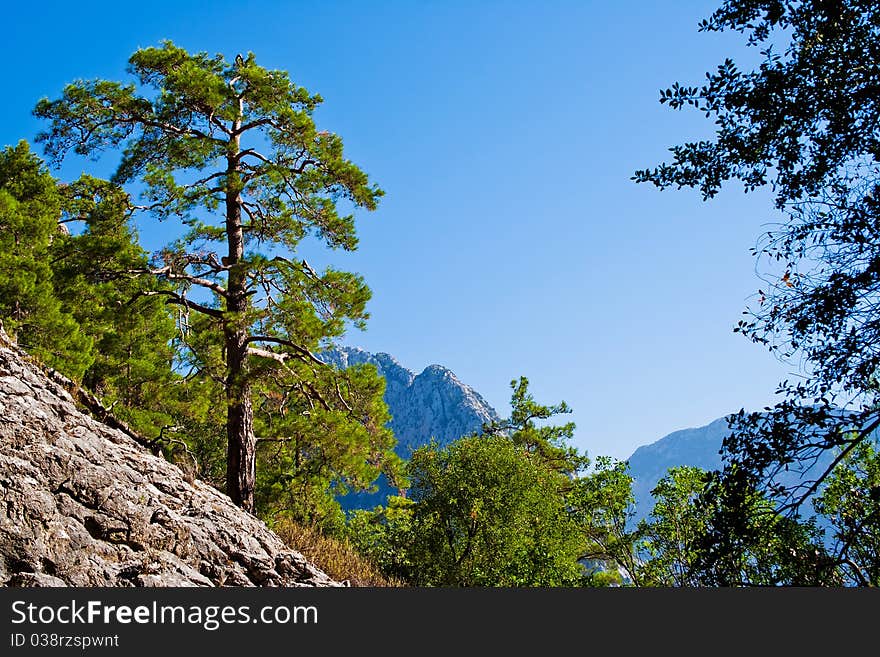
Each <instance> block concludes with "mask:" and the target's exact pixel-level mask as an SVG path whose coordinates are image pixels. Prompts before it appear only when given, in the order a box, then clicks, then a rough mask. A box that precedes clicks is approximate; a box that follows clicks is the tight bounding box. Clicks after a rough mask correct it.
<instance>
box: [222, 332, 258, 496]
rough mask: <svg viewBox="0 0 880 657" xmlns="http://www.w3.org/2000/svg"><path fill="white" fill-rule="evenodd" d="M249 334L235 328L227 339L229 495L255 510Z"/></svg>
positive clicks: (254, 445) (254, 439)
mask: <svg viewBox="0 0 880 657" xmlns="http://www.w3.org/2000/svg"><path fill="white" fill-rule="evenodd" d="M246 337H247V334H246V333H245V332H243V331H235V332H233V333H231V334H228V335H227V340H226V354H227V372H228V373H227V379H226V439H227V443H226V494H227V495H229V497H230V498H231V499H232V501H233V502H234V503H235V504H237V505H238V506H240V507H241V508H243V509H245V510H246V511H251V512H252V511H253V510H254V479H255V476H256V444H257V441H256V437H255V436H254V422H253V419H254V412H253V407H252V406H251V391H250V384H249V382H248V380H247V366H246V359H247V343H246V342H245V339H246Z"/></svg>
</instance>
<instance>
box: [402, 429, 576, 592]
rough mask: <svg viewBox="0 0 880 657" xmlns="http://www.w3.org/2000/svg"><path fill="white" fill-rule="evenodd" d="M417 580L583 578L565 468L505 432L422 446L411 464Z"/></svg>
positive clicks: (527, 582) (498, 582)
mask: <svg viewBox="0 0 880 657" xmlns="http://www.w3.org/2000/svg"><path fill="white" fill-rule="evenodd" d="M410 476H411V477H412V489H411V491H412V493H411V494H412V499H413V501H414V502H415V505H414V507H413V517H412V537H413V539H412V540H413V546H414V549H412V550H411V551H410V560H411V561H412V562H413V574H414V576H415V582H414V583H416V584H423V585H440V586H444V585H445V586H560V585H571V584H574V583H577V582H578V581H579V579H580V574H581V572H580V571H581V569H580V566H579V564H578V563H577V559H578V557H579V556H580V554H579V547H580V541H579V538H578V533H577V527H576V526H575V524H574V522H573V519H572V517H571V515H570V514H569V513H568V509H567V505H566V498H565V496H564V495H562V494H560V487H561V485H562V484H563V482H560V480H559V477H560V475H558V474H557V473H555V472H553V471H552V470H549V469H548V468H546V467H545V466H544V465H543V464H541V463H540V462H538V461H535V460H533V459H530V458H529V456H528V455H527V454H526V453H524V452H523V450H522V449H521V448H520V447H519V446H517V445H516V444H514V443H513V442H512V441H511V440H509V439H508V438H505V437H501V436H490V437H480V436H472V437H467V438H462V439H460V440H458V441H456V442H454V443H452V444H451V445H449V446H448V447H446V448H439V447H437V446H436V445H431V446H428V447H424V448H421V449H419V450H416V452H415V453H414V454H413V457H412V461H411V462H410Z"/></svg>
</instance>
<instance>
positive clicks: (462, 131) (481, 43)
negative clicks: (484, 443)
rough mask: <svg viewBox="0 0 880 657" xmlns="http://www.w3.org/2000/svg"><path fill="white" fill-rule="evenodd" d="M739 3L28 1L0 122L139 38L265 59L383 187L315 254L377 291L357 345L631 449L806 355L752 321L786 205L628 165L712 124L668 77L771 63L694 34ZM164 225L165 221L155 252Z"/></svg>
mask: <svg viewBox="0 0 880 657" xmlns="http://www.w3.org/2000/svg"><path fill="white" fill-rule="evenodd" d="M716 4H717V2H705V1H702V0H682V1H680V2H668V1H649V0H627V1H624V0H621V1H619V2H615V3H608V2H589V1H586V0H581V1H580V2H575V1H572V2H561V1H543V2H538V1H532V2H516V1H508V2H501V1H498V2H493V1H488V0H487V1H483V2H456V1H446V2H439V1H438V2H404V1H400V2H392V1H390V0H388V1H375V2H342V1H339V2H323V3H321V2H258V1H250V2H243V1H240V0H239V1H237V2H229V1H226V0H223V1H215V2H212V3H203V2H189V1H187V0H178V1H176V2H164V1H160V2H150V3H136V4H123V3H109V2H107V3H100V2H81V3H67V2H65V3H53V2H49V3H45V2H44V3H16V5H15V6H10V7H7V8H6V19H7V24H8V25H9V26H10V28H11V29H7V31H6V36H5V37H4V40H3V42H2V43H0V54H2V56H3V61H4V62H5V64H4V82H5V85H4V87H5V89H4V91H5V94H4V102H3V103H2V104H0V137H2V142H3V144H4V145H5V144H14V143H16V142H17V141H18V140H19V139H22V138H24V139H28V140H31V141H32V140H33V138H34V136H35V135H36V133H37V132H38V131H39V129H40V124H39V123H38V122H37V120H36V119H34V118H33V117H32V116H31V114H30V112H31V109H32V108H33V106H34V104H35V103H36V101H37V100H38V99H39V98H40V97H42V96H50V97H56V96H57V95H58V94H59V93H60V91H61V89H62V88H63V85H64V84H66V83H67V82H70V81H72V80H73V79H75V78H94V77H103V78H108V79H124V78H125V77H126V75H125V66H126V61H127V59H128V57H129V56H130V55H131V53H132V52H133V51H134V50H136V49H137V48H138V47H146V46H153V45H158V43H159V41H160V40H162V39H171V40H172V41H174V42H175V43H176V44H177V45H179V46H181V47H184V48H186V49H187V50H190V51H201V50H206V51H209V52H211V53H215V52H221V53H224V54H225V55H227V58H228V59H232V57H234V55H235V54H236V53H238V52H247V51H253V52H254V53H255V55H256V57H257V61H258V63H260V64H262V65H263V66H266V67H269V68H279V69H285V70H287V71H289V73H290V74H291V77H292V78H293V79H294V81H295V82H297V83H298V84H301V85H303V86H305V87H306V88H307V89H309V91H311V92H313V93H320V94H321V95H322V96H323V97H324V101H325V102H324V105H323V106H322V107H321V108H320V109H319V110H318V112H317V113H316V120H317V122H318V125H319V128H321V129H327V130H331V131H334V132H337V133H339V134H340V135H341V136H342V137H343V139H344V141H345V145H346V150H347V154H348V156H349V157H350V158H351V159H352V160H353V161H354V162H356V163H357V164H358V165H360V166H361V167H362V168H363V169H364V170H365V171H367V172H368V173H369V174H370V176H371V178H372V179H373V180H375V181H376V182H377V183H378V184H379V185H380V186H381V187H382V188H383V189H384V190H385V192H386V197H385V198H384V199H383V201H382V203H381V204H380V208H379V209H378V210H377V211H376V212H374V213H369V214H364V215H361V221H360V223H359V229H360V238H361V241H360V248H359V250H358V251H357V252H356V253H354V254H344V253H335V252H324V253H320V252H317V251H316V252H315V254H314V257H315V258H316V259H322V260H323V262H326V263H331V262H332V263H333V264H334V265H335V266H338V267H343V268H348V269H351V270H354V271H358V272H360V273H362V274H363V275H364V277H365V278H366V280H367V282H368V284H369V285H370V286H371V288H372V290H373V300H372V302H371V304H370V306H369V308H370V312H371V314H372V318H371V320H370V322H369V324H368V329H367V330H366V332H353V333H351V334H349V335H348V336H347V338H346V341H345V342H346V343H347V344H352V345H357V346H362V347H364V348H366V349H369V350H371V351H385V352H388V353H391V354H393V355H394V356H395V357H396V358H397V359H398V360H399V361H400V362H401V364H403V365H404V366H406V367H409V368H410V369H413V370H415V371H420V370H421V369H422V368H424V367H426V366H427V365H430V364H432V363H440V364H443V365H445V366H447V367H449V368H450V369H452V370H453V371H454V372H455V373H456V374H457V375H458V376H459V378H461V379H462V380H463V381H464V382H466V383H468V384H470V385H471V386H473V387H474V388H475V389H476V390H478V391H479V392H480V393H481V394H482V395H483V396H484V397H485V398H486V399H487V401H489V402H490V403H491V404H493V405H494V406H495V407H496V408H497V409H498V410H499V411H500V412H501V413H502V415H503V414H505V413H506V412H507V410H508V409H509V407H508V399H509V393H510V389H509V382H510V381H511V379H513V378H516V377H518V376H520V375H525V376H527V377H528V378H529V380H530V382H531V388H532V390H533V392H534V394H535V396H536V398H537V399H538V400H539V401H542V402H547V403H555V402H558V401H560V400H563V399H564V400H565V401H566V402H568V404H569V405H570V406H571V407H572V408H573V409H574V414H573V415H572V417H571V419H573V420H574V421H575V422H576V423H577V427H578V428H577V432H576V435H575V440H576V444H577V445H578V447H580V448H582V449H586V450H587V451H588V452H589V454H591V455H594V456H596V455H602V454H604V455H610V456H614V457H617V458H626V457H627V456H629V454H631V453H632V451H633V450H634V449H635V448H636V447H638V446H639V445H642V444H646V443H650V442H653V441H654V440H656V439H658V438H660V437H662V436H663V435H665V434H667V433H669V432H671V431H674V430H677V429H681V428H685V427H690V426H697V425H701V424H705V423H708V422H709V421H711V420H713V419H715V418H717V417H719V416H721V415H724V414H726V413H728V412H732V411H735V410H738V409H739V408H740V407H745V408H747V409H755V408H758V407H760V406H763V405H766V404H768V403H769V402H771V401H772V399H773V392H774V390H775V385H776V383H777V382H778V380H780V379H781V378H784V377H786V376H787V375H788V374H789V372H790V371H791V368H790V367H786V366H783V365H782V364H780V363H779V362H777V361H776V360H775V359H774V358H773V357H772V356H771V355H769V354H768V353H766V352H765V351H764V350H763V349H762V348H760V347H758V346H756V345H753V344H751V343H749V342H748V341H747V340H745V339H744V338H742V337H741V336H738V335H735V334H733V333H732V327H733V326H734V324H735V323H736V321H737V320H738V319H739V318H740V314H741V312H742V310H743V309H744V307H745V305H746V303H747V301H748V299H749V297H750V296H751V295H752V294H753V293H754V292H755V291H756V290H757V288H758V287H759V284H760V283H759V280H758V278H757V276H756V274H755V271H754V267H755V263H754V260H753V258H752V257H751V256H750V254H749V248H750V247H751V246H753V245H754V244H755V241H756V239H757V237H758V235H759V233H760V232H761V231H762V230H763V229H765V227H766V224H767V223H768V222H770V221H772V220H773V219H774V215H773V213H772V211H771V208H770V202H769V196H768V195H767V194H766V193H763V192H757V193H753V194H749V195H745V194H743V193H742V192H741V191H740V189H739V188H738V187H736V186H731V187H729V188H728V189H727V190H725V191H724V192H723V193H722V194H721V195H720V196H719V197H717V198H716V199H714V200H713V201H710V202H705V203H704V202H702V201H701V199H700V198H699V195H698V194H697V193H695V192H693V191H690V190H681V191H675V190H670V191H665V192H659V191H657V190H655V189H654V188H651V187H648V186H645V185H636V184H635V183H633V182H632V181H631V180H630V176H631V175H632V173H633V171H634V170H635V169H637V168H644V167H646V166H651V165H654V164H656V163H659V162H660V161H661V160H663V159H664V158H665V156H666V153H667V151H666V149H667V148H668V147H669V146H671V145H673V144H675V143H678V142H680V141H683V140H685V139H694V138H702V137H707V136H709V135H710V134H711V123H710V122H709V121H708V120H706V119H705V118H704V117H703V116H702V115H698V114H695V113H687V112H673V111H671V110H669V109H668V108H666V107H664V106H661V105H660V104H659V102H658V97H659V93H658V92H659V90H660V89H661V88H665V87H667V86H669V85H670V84H671V83H672V82H674V81H677V80H678V81H681V82H698V81H699V80H700V79H701V78H702V77H703V74H704V73H705V71H707V70H710V69H712V68H714V67H715V66H716V65H717V64H718V63H719V62H720V61H721V60H722V59H723V58H724V57H726V56H733V57H734V58H735V59H736V58H740V57H741V58H742V59H743V61H753V60H754V58H755V54H754V53H753V52H749V51H748V50H747V49H746V48H745V46H744V45H743V44H742V42H741V41H740V39H738V38H737V36H736V35H712V34H701V33H699V32H697V28H696V26H697V23H698V21H699V20H700V19H702V18H704V17H706V16H708V15H709V13H711V11H712V9H713V8H714V6H715V5H716ZM111 168H112V160H106V161H101V162H99V163H97V164H94V163H90V162H88V161H84V160H70V161H68V162H67V163H66V164H65V166H64V167H63V168H62V170H61V171H58V172H56V174H57V175H59V176H61V177H62V178H72V177H75V176H77V175H78V174H79V173H80V172H81V171H82V170H89V171H93V172H97V173H98V174H99V175H101V174H103V175H107V173H108V172H109V171H110V170H111ZM163 230H165V227H164V226H161V225H158V224H155V223H152V222H149V221H147V222H144V223H143V224H142V229H141V234H142V238H143V241H144V242H145V245H146V246H147V247H148V248H156V247H157V246H158V245H159V244H161V243H162V242H163V240H164V239H165V237H166V235H163V233H162V231H163Z"/></svg>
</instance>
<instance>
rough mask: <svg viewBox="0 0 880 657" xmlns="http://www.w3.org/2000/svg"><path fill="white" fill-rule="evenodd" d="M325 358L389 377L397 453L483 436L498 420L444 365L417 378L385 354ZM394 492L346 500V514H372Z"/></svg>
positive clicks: (355, 352) (343, 350) (333, 353)
mask: <svg viewBox="0 0 880 657" xmlns="http://www.w3.org/2000/svg"><path fill="white" fill-rule="evenodd" d="M321 358H322V359H323V360H324V361H325V362H328V363H332V364H333V365H335V366H336V367H339V368H343V369H344V368H346V367H349V366H351V365H355V364H360V363H370V364H372V365H374V366H375V367H376V369H377V370H378V371H379V374H380V375H382V376H384V377H385V381H386V385H385V403H386V404H388V409H389V411H390V412H391V417H392V420H391V424H390V427H391V430H392V431H394V435H395V436H396V437H397V453H398V454H399V455H400V456H402V457H403V458H409V457H410V455H411V454H412V451H413V450H414V449H416V448H417V447H419V446H421V445H424V444H426V443H427V442H428V441H429V440H430V439H431V438H434V439H435V440H437V442H438V443H440V444H446V443H449V442H451V441H453V440H455V439H457V438H460V437H461V436H464V435H467V434H470V433H473V432H475V431H479V430H480V428H481V427H482V426H483V424H485V423H487V422H492V421H496V420H498V419H499V417H498V413H496V412H495V409H494V408H492V407H491V406H490V405H489V404H488V403H487V402H486V400H485V399H483V398H482V397H481V396H480V395H479V394H478V393H477V392H476V391H475V390H474V389H473V388H471V387H470V386H468V385H466V384H464V383H462V382H461V381H460V380H459V379H458V377H456V376H455V374H453V373H452V372H451V371H450V370H448V369H447V368H445V367H442V366H440V365H431V366H429V367H426V368H425V369H424V370H423V371H422V373H421V374H415V373H414V372H411V371H410V370H408V369H406V368H405V367H403V366H402V365H401V364H400V363H398V362H397V361H396V360H395V359H394V358H393V357H392V356H389V355H388V354H385V353H379V354H372V353H370V352H368V351H365V350H363V349H358V348H356V347H339V348H336V349H333V350H330V351H325V352H323V354H322V355H321ZM392 492H396V491H392V490H391V489H390V488H389V487H388V486H387V484H385V483H384V481H383V482H381V483H380V490H379V492H378V493H374V494H358V495H347V496H345V497H344V498H342V500H340V501H341V502H342V504H343V506H344V507H346V508H349V509H351V508H371V507H373V506H375V505H376V504H384V502H385V497H386V496H387V495H388V494H389V493H392Z"/></svg>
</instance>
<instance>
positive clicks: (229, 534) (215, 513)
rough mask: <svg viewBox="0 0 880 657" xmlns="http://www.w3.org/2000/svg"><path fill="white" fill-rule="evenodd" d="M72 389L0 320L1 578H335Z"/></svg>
mask: <svg viewBox="0 0 880 657" xmlns="http://www.w3.org/2000/svg"><path fill="white" fill-rule="evenodd" d="M71 392H73V394H74V395H75V396H76V397H77V399H78V400H81V399H82V398H83V397H84V393H82V391H78V390H76V389H75V388H74V387H72V386H71V385H70V384H69V382H66V381H65V380H64V379H63V378H62V377H59V376H58V375H54V374H53V373H51V372H50V373H45V372H44V371H43V370H42V369H41V368H40V367H38V366H37V365H36V364H35V363H33V362H32V361H31V359H30V358H29V357H28V356H27V355H26V354H24V353H23V352H22V351H21V350H20V349H18V347H17V346H16V345H15V344H14V343H13V342H11V341H10V339H9V338H8V337H7V336H6V334H5V333H3V330H2V328H0V585H2V586H65V585H69V586H222V585H226V586H339V585H340V583H339V582H336V581H334V580H332V579H331V578H330V577H328V576H327V575H326V574H325V573H323V572H322V571H320V570H319V569H318V568H316V567H315V566H313V565H312V564H310V563H309V562H308V561H307V560H306V559H305V558H304V557H303V556H302V555H301V554H299V553H298V552H295V551H293V550H291V549H289V548H288V547H287V546H285V545H284V543H283V542H282V541H281V539H280V538H278V537H277V536H276V535H275V534H273V533H272V532H270V531H269V530H268V529H267V528H266V526H265V525H264V524H263V523H262V522H260V521H259V520H258V519H257V518H255V517H253V516H251V515H249V514H247V513H245V512H243V511H242V510H241V509H239V508H237V507H236V506H234V505H233V504H232V502H230V500H229V499H228V498H227V497H226V496H224V495H222V494H220V493H219V492H217V491H216V490H215V489H213V488H212V487H210V486H208V485H207V484H205V483H203V482H201V481H198V480H196V481H192V480H188V479H187V478H186V477H185V475H184V474H183V473H182V472H181V470H180V469H179V468H178V467H177V466H175V465H173V464H171V463H169V462H167V461H166V460H164V459H163V458H162V457H161V456H156V455H154V454H152V453H151V452H150V451H149V450H148V449H146V448H145V447H144V446H143V445H140V444H138V441H137V437H136V436H134V435H132V434H131V433H130V432H126V431H125V430H124V427H122V426H121V425H118V424H117V426H116V427H111V426H109V425H108V424H107V423H103V422H99V421H97V420H96V419H94V418H93V417H91V416H90V415H88V414H86V413H84V412H83V411H82V410H81V404H80V405H78V404H77V403H76V402H75V401H74V398H73V396H71ZM85 397H87V395H85Z"/></svg>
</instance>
